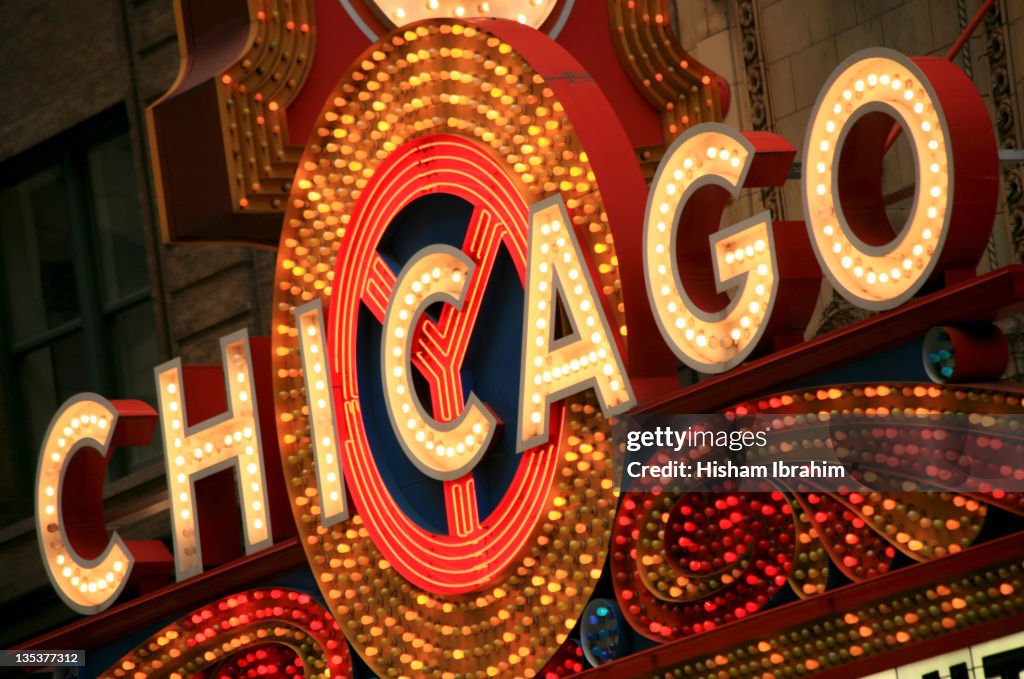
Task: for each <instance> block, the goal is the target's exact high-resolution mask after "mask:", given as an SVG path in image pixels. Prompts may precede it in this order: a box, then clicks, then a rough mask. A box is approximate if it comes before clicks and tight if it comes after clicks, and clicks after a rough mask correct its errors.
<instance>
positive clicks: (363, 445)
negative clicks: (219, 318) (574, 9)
mask: <svg viewBox="0 0 1024 679" xmlns="http://www.w3.org/2000/svg"><path fill="white" fill-rule="evenodd" d="M553 76H555V77H553ZM573 102H576V103H575V104H573ZM588 154H589V155H588ZM552 196H560V197H561V199H562V200H563V201H564V203H565V207H566V210H567V213H568V215H569V217H570V218H571V220H572V224H573V227H574V229H575V231H576V234H577V236H578V239H579V241H580V243H581V246H582V247H583V248H584V249H585V250H587V251H588V253H589V257H590V265H591V272H592V276H593V279H594V283H595V287H596V288H597V289H598V290H599V292H600V293H601V294H602V297H603V299H602V302H603V303H604V306H605V314H606V316H607V317H608V319H609V322H610V324H611V325H612V326H613V327H615V328H618V329H620V331H621V332H620V334H621V336H622V339H623V341H624V338H625V326H624V318H625V315H624V313H623V311H624V310H623V307H622V298H621V294H620V285H619V271H618V260H617V257H616V251H615V242H614V241H613V239H612V235H611V231H610V229H609V222H615V223H622V224H634V225H636V227H637V228H638V227H639V225H640V223H641V219H642V215H643V178H642V176H641V174H640V169H639V166H638V164H637V163H636V161H635V158H634V156H633V152H632V149H631V147H630V146H629V143H628V141H627V139H626V136H625V133H624V132H623V130H622V129H621V127H620V126H619V124H618V122H617V121H616V120H615V118H614V116H613V114H612V112H611V108H610V106H609V105H608V103H607V101H606V100H604V98H603V95H602V94H601V93H600V91H599V90H598V89H597V87H596V86H595V85H594V84H593V82H592V81H591V80H590V79H589V78H588V77H586V74H584V73H583V72H582V68H581V67H580V66H579V64H578V63H576V62H575V61H574V60H573V59H572V58H571V57H570V56H569V55H568V54H567V53H566V52H565V51H564V50H562V48H560V47H559V46H558V45H556V44H555V43H554V42H552V41H551V40H550V39H549V38H547V37H546V36H544V35H542V34H540V33H538V32H536V31H534V30H533V29H530V28H529V27H526V26H522V25H519V24H517V23H515V22H509V21H502V20H479V21H467V22H459V21H442V20H436V21H430V22H424V23H420V24H416V25H412V26H408V27H406V28H404V29H402V30H400V31H397V32H395V33H393V34H391V35H389V36H386V37H385V38H383V39H382V40H381V41H380V42H379V43H377V44H376V45H374V46H373V47H372V48H371V49H370V50H368V51H367V52H366V53H365V54H364V55H363V57H362V58H361V59H360V60H359V61H358V62H357V63H356V64H355V66H354V67H353V68H352V69H351V70H350V72H349V73H348V74H347V75H346V76H345V77H344V78H343V79H342V80H341V82H340V83H339V84H338V85H337V86H336V87H335V89H334V91H333V92H332V93H331V95H330V96H329V97H328V99H327V101H326V103H325V107H324V109H323V111H322V113H321V115H320V118H319V119H318V123H317V129H316V131H315V133H314V135H313V137H312V139H311V141H310V143H309V145H308V146H307V148H306V150H305V153H304V155H303V158H302V161H301V162H300V165H299V170H298V173H297V175H296V177H295V181H294V185H293V189H292V195H291V202H290V205H289V209H288V212H287V214H286V217H285V223H284V227H283V231H282V236H281V247H280V251H279V259H278V268H277V279H276V288H275V302H276V308H275V320H274V323H275V326H274V337H273V344H274V360H275V380H276V381H275V391H276V395H277V401H276V414H277V424H278V432H279V438H280V443H281V453H282V457H283V463H284V469H285V473H286V475H287V476H288V480H289V492H290V494H291V499H292V504H293V511H294V513H295V516H296V521H297V525H298V528H299V534H300V539H301V541H302V543H303V545H304V547H305V549H306V553H307V556H308V558H309V561H310V565H311V567H312V569H313V571H314V574H315V575H316V578H317V581H318V583H319V584H320V588H321V591H322V592H323V594H324V597H325V599H326V600H327V602H328V604H329V605H330V606H331V607H332V612H333V613H334V614H335V616H336V617H337V618H338V621H339V622H340V624H341V626H342V629H343V630H344V631H345V634H346V635H347V636H348V638H349V641H350V642H351V643H352V645H353V647H354V648H355V649H356V650H357V651H358V652H359V653H360V654H361V655H362V656H363V658H364V659H365V660H366V661H367V662H368V663H369V665H370V667H371V669H372V671H374V672H375V673H377V674H379V675H381V676H399V675H403V676H408V675H420V676H425V675H430V676H435V675H436V676H441V675H444V676H526V677H531V676H535V675H536V674H537V673H538V671H539V670H540V668H542V667H543V666H544V664H545V662H547V660H548V659H549V658H550V657H551V655H552V654H553V653H554V652H555V651H556V650H557V648H558V646H559V645H561V644H562V642H563V641H564V640H565V639H566V637H567V636H568V634H569V632H570V631H571V630H572V628H573V627H574V626H575V625H576V623H577V620H578V619H579V616H580V614H581V613H582V610H583V607H584V605H585V604H586V601H587V599H588V598H589V596H590V592H591V590H592V588H593V585H594V584H595V582H596V580H597V578H599V577H600V574H601V570H602V567H603V565H604V559H605V553H606V547H607V543H608V539H609V535H610V531H611V527H612V522H613V518H614V511H615V496H614V494H613V491H612V487H613V481H612V466H611V459H610V441H609V433H610V432H609V426H608V424H607V422H606V420H605V419H604V417H603V416H602V415H601V411H600V408H599V407H598V406H597V403H596V401H595V399H594V397H593V395H592V394H591V393H590V392H584V393H583V394H580V395H576V396H572V397H569V398H567V399H565V400H563V401H562V402H561V405H560V406H558V407H556V408H554V409H553V412H552V418H551V421H552V423H553V424H552V426H551V427H550V432H551V433H550V437H549V439H548V441H547V442H546V443H544V444H543V445H540V446H538V447H536V448H534V449H531V450H528V451H525V452H523V453H522V454H518V455H517V454H516V452H515V447H514V436H513V435H512V432H515V430H516V427H515V425H516V419H515V418H516V416H517V412H516V410H517V407H518V402H517V396H518V379H519V363H520V360H521V351H522V346H521V343H522V339H521V338H522V334H521V332H522V317H523V306H522V303H523V290H522V285H523V280H524V278H525V271H526V253H527V242H528V240H527V235H528V211H529V208H530V206H531V205H533V204H534V203H536V202H538V201H541V200H544V199H546V198H549V197H552ZM429 257H433V258H435V259H425V258H429ZM435 261H436V262H438V263H439V264H438V265H437V266H433V265H430V266H427V265H425V264H424V262H435ZM407 284H408V285H409V286H410V287H409V289H408V292H407V290H406V288H405V287H404V286H405V285H407ZM417 285H419V286H420V288H416V287H414V286H417ZM425 288H429V289H431V290H439V291H440V292H438V293H437V295H436V296H433V297H432V296H430V295H428V294H427V293H426V292H423V293H422V297H423V299H419V298H417V296H416V295H417V294H418V292H417V291H418V290H419V291H423V290H424V289H425ZM315 300H321V302H322V305H323V308H324V310H325V311H326V315H327V323H326V326H327V337H328V341H327V344H326V345H325V348H326V354H327V358H328V359H329V365H330V370H331V384H332V385H333V390H334V408H335V413H336V423H337V439H338V447H337V450H338V451H339V453H338V454H339V456H340V458H341V459H340V465H338V466H337V467H335V468H334V470H332V471H330V472H325V476H330V475H333V477H332V478H333V479H334V481H335V483H336V482H337V472H343V473H344V479H345V481H346V486H347V490H348V497H349V509H350V515H351V516H350V518H348V519H346V520H344V521H340V522H337V523H333V524H330V525H325V523H324V522H323V521H322V520H321V516H322V514H323V512H322V506H321V502H320V499H319V496H318V493H319V490H318V482H317V472H318V470H317V468H316V463H315V460H316V457H317V456H316V455H315V454H314V449H313V444H312V441H311V428H310V413H311V410H310V409H311V406H312V407H314V408H318V407H321V405H322V404H324V403H326V400H325V399H319V398H318V401H317V403H312V404H311V403H309V402H307V400H306V399H307V397H306V394H305V382H304V376H303V373H302V361H301V357H300V352H299V341H298V329H297V327H296V320H295V309H296V307H298V306H301V305H303V304H306V303H309V302H312V301H315ZM417 300H418V301H417ZM403 314H405V315H404V316H403ZM385 330H388V331H391V332H399V333H408V336H401V335H400V336H399V338H400V339H401V340H402V341H401V342H397V341H394V338H390V339H388V340H387V341H384V340H385V337H386V336H385V334H384V333H385ZM396 350H397V352H398V354H397V355H405V356H407V360H406V361H405V362H399V363H395V364H394V365H392V364H390V363H388V360H390V359H389V357H390V356H391V355H392V352H394V351H396ZM403 352H404V354H403ZM386 359H387V360H386ZM403 366H404V367H403ZM318 367H319V365H318ZM396 367H397V368H399V369H400V371H399V372H401V370H406V369H407V370H408V372H409V373H411V374H409V375H403V376H402V377H403V380H400V381H398V382H395V383H391V382H390V381H389V380H391V374H392V373H391V372H390V371H391V370H393V369H394V368H396ZM321 382H322V381H321V380H317V384H320V383H321ZM396 385H397V386H396ZM311 388H312V387H311ZM318 404H321V405H318ZM510 404H511V405H510ZM471 407H472V408H475V409H474V412H476V413H478V414H480V413H485V414H487V415H488V416H487V417H484V418H483V419H481V421H480V422H481V423H486V422H491V423H493V425H494V426H493V431H491V432H490V433H489V434H488V435H489V436H490V438H487V441H488V443H489V445H488V446H487V447H486V448H485V449H482V450H481V451H480V454H479V455H478V456H475V457H474V456H473V455H470V454H468V453H467V456H466V459H465V460H460V459H459V458H458V455H460V454H461V453H462V452H463V450H462V449H461V448H460V446H461V445H465V446H470V447H472V444H474V443H477V444H478V443H479V441H478V440H477V439H476V438H475V437H476V436H477V435H479V436H480V437H481V438H484V437H485V432H484V431H483V430H482V429H474V428H472V424H470V425H469V426H470V430H469V431H471V434H470V435H464V436H463V437H462V438H460V439H459V440H451V441H448V440H444V439H443V436H442V438H441V439H436V440H434V439H430V441H431V442H432V443H433V445H434V446H435V447H434V448H429V449H428V448H426V447H423V448H419V447H416V444H417V443H418V442H422V441H423V440H424V439H425V438H426V437H421V438H417V437H416V433H417V431H419V429H418V428H419V427H420V425H421V424H422V423H423V422H428V421H429V422H430V423H431V426H432V431H434V432H436V431H439V430H444V429H445V428H446V427H449V428H451V429H453V430H454V428H455V427H456V426H457V425H461V424H463V422H461V421H460V418H462V417H464V416H465V414H466V412H467V411H469V410H470V409H471ZM407 423H410V424H408V426H409V427H410V431H409V432H402V431H400V427H403V426H407ZM460 431H462V432H463V434H465V431H464V430H462V429H460ZM318 438H319V435H318ZM410 442H411V443H410ZM423 445H424V446H426V443H423ZM439 448H440V449H441V450H440V451H439V450H438V449H439ZM453 451H454V452H453ZM440 453H443V454H444V455H447V456H448V457H452V456H453V455H454V458H453V459H451V460H446V459H444V458H443V456H442V455H440ZM433 454H438V457H437V459H434V458H432V457H431V455H433ZM332 459H333V458H332ZM319 471H324V470H319Z"/></svg>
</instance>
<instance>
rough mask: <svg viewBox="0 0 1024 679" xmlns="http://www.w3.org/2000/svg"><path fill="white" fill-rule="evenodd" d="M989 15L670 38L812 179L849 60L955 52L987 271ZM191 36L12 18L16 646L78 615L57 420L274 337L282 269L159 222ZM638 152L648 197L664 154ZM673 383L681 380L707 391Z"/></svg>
mask: <svg viewBox="0 0 1024 679" xmlns="http://www.w3.org/2000/svg"><path fill="white" fill-rule="evenodd" d="M590 2H591V0H582V1H581V0H577V2H576V6H575V8H574V9H573V11H574V12H588V11H593V8H592V7H589V6H588V5H589V4H590ZM595 2H596V0H595ZM240 4H241V5H244V4H245V3H240ZM255 4H259V3H255ZM343 4H344V3H343ZM570 4H571V3H570ZM982 4H983V3H981V2H978V1H977V0H851V1H850V2H827V1H825V0H752V1H749V2H748V1H746V0H674V1H673V2H672V3H671V4H670V5H669V3H666V4H665V7H666V8H667V9H668V10H669V16H668V17H666V18H665V21H666V22H671V26H672V29H673V31H674V32H675V34H676V35H677V36H678V40H679V43H680V45H681V47H682V48H683V49H684V50H685V51H686V52H687V53H688V54H689V55H692V57H693V59H695V60H696V61H699V62H700V63H701V64H703V65H704V66H707V67H708V68H710V69H711V70H712V71H714V73H716V74H718V75H719V76H720V77H721V78H722V79H723V81H724V83H725V84H726V85H727V91H728V97H727V101H728V104H727V106H723V107H722V108H723V109H727V112H726V113H725V114H724V115H723V116H719V117H720V118H721V119H722V121H723V122H725V123H726V124H727V125H729V126H731V127H733V128H735V129H740V130H757V131H771V132H775V133H777V134H778V135H780V136H782V137H783V138H785V139H787V140H789V141H790V142H791V143H792V144H793V145H794V146H795V147H796V148H797V149H798V152H797V157H796V162H797V163H798V164H799V163H802V161H803V159H802V158H801V157H800V151H799V149H800V148H801V144H802V141H803V139H804V135H805V129H806V128H807V126H808V123H809V120H810V117H811V115H812V109H813V107H814V104H815V101H816V99H817V97H818V94H819V92H820V90H821V87H822V85H823V83H825V81H826V80H827V78H828V77H829V74H830V73H832V72H833V70H834V69H835V68H836V67H837V66H838V65H839V64H840V63H841V62H843V61H844V60H845V59H847V57H849V56H850V55H852V54H854V53H856V52H857V51H858V50H861V49H864V48H873V47H885V48H890V49H893V50H897V51H899V52H902V53H905V54H909V55H920V56H924V55H929V56H936V57H945V56H946V55H947V53H949V52H950V50H951V49H954V48H955V55H954V56H952V57H951V59H952V61H953V63H955V64H956V65H957V66H958V67H959V68H960V69H962V70H963V71H964V72H965V73H966V74H967V75H968V77H969V78H970V79H971V80H972V81H973V82H974V84H975V86H976V87H977V89H978V90H979V91H980V93H981V94H982V96H983V98H984V100H985V104H986V106H987V107H988V110H989V113H990V116H991V121H992V125H993V128H994V130H995V133H996V138H997V141H998V144H999V147H1000V149H1001V150H1002V153H1001V156H1000V164H999V174H1000V191H999V201H998V212H997V216H996V221H995V224H994V226H993V228H992V237H991V240H990V243H989V245H988V248H987V251H986V253H985V256H984V257H983V259H982V261H981V264H980V265H979V271H981V272H985V271H991V270H996V269H999V268H1001V267H1005V266H1007V265H1011V264H1019V263H1022V261H1024V260H1022V257H1024V254H1022V253H1024V156H1022V153H1024V151H1022V148H1024V39H1022V37H1021V36H1024V0H995V2H994V3H987V4H988V5H990V9H989V10H988V11H987V12H986V13H985V14H983V15H982V20H981V23H980V25H977V26H975V27H973V30H971V29H972V26H971V20H972V19H973V18H974V17H975V15H976V14H977V12H978V10H979V9H980V8H982ZM602 11H604V10H602ZM179 18H180V17H179ZM181 30H182V26H180V25H179V24H178V23H176V17H175V3H173V2H172V1H171V0H102V1H100V2H89V3H86V2H68V1H66V0H62V1H54V0H6V1H4V2H0V63H3V64H5V65H7V68H6V69H4V70H3V71H2V72H0V286H2V287H3V290H2V294H0V321H2V325H0V352H3V353H4V354H5V356H4V357H3V361H2V373H0V377H2V382H0V385H2V389H0V519H2V520H0V564H2V566H3V567H2V568H0V608H2V610H3V611H4V612H5V614H6V615H5V616H4V617H5V620H4V623H3V624H2V625H0V647H3V648H11V647H14V646H16V645H18V644H21V643H23V642H25V641H26V640H29V639H32V638H36V637H40V636H41V635H44V634H45V633H47V632H50V631H53V630H56V629H58V628H61V627H63V626H65V625H68V624H71V623H73V622H75V621H76V619H78V618H80V617H81V616H78V615H77V614H75V613H74V612H72V611H71V610H69V609H68V607H67V606H65V605H64V603H63V602H62V601H61V599H60V598H59V597H58V595H57V594H56V593H55V592H54V590H53V589H52V587H51V585H50V582H49V580H48V578H47V575H46V573H45V571H44V569H43V566H42V564H41V561H40V552H39V547H38V545H37V537H36V532H35V531H36V528H35V522H34V519H33V513H32V511H33V497H34V495H33V493H34V485H35V474H36V459H37V455H38V454H39V453H38V450H39V448H40V445H41V441H42V440H43V437H44V435H45V433H46V429H47V426H48V424H49V422H50V418H51V417H52V416H53V413H54V412H56V411H57V409H58V407H59V406H60V404H61V403H63V402H64V401H65V400H66V399H67V398H69V397H71V396H73V395H74V394H76V393H80V392H96V393H99V394H102V395H104V396H106V397H108V398H111V399H113V398H137V399H141V400H144V401H147V402H149V403H151V404H154V405H155V404H156V384H155V383H154V380H153V367H154V366H156V365H157V364H160V363H163V362H165V361H167V360H170V359H172V358H174V357H181V358H182V360H183V362H184V363H186V364H218V363H220V361H221V353H220V351H221V349H220V345H219V338H221V337H223V336H225V335H228V334H230V333H232V332H235V331H238V330H243V329H244V330H247V331H248V332H249V333H250V335H252V336H262V337H265V336H270V335H271V334H272V331H273V325H272V318H273V314H274V313H275V301H274V294H275V291H274V281H275V266H276V259H277V253H276V252H275V251H273V250H271V249H269V248H266V247H253V246H251V245H239V244H211V243H180V242H175V243H170V242H167V240H168V238H167V237H166V235H165V230H164V228H163V227H162V226H161V207H160V204H159V203H160V198H159V193H160V188H159V187H158V183H159V178H158V177H156V176H155V174H154V169H153V168H154V167H155V166H156V165H157V161H156V160H155V159H154V158H153V157H152V152H153V148H154V147H153V144H152V143H151V135H152V134H153V130H152V129H150V128H149V127H148V126H147V125H148V124H147V116H146V110H147V108H149V107H151V106H152V105H153V104H154V102H156V101H157V100H158V99H159V98H160V97H161V96H162V95H164V94H165V93H166V92H168V91H169V90H171V89H172V88H173V87H174V85H175V82H176V80H177V79H178V78H179V77H180V74H179V70H180V69H181V64H182V59H183V58H184V57H183V53H184V52H185V51H186V48H187V46H186V45H185V44H184V41H185V38H184V37H183V36H182V35H179V33H180V32H181ZM966 31H970V32H969V34H967V37H966V40H965V41H964V42H963V44H962V45H958V44H957V43H958V39H960V38H961V36H962V35H965V32H966ZM343 70H344V69H343V68H342V67H341V66H339V71H338V72H339V74H340V73H341V72H342V71H343ZM723 91H724V90H723ZM293 141H295V142H296V143H298V144H300V145H301V144H303V140H293ZM895 143H896V152H895V153H893V154H890V155H888V156H886V158H885V160H884V164H883V165H882V167H881V171H882V190H883V194H884V196H885V204H886V209H887V213H888V216H889V219H890V221H891V222H892V225H893V231H894V233H898V231H899V225H900V224H901V223H902V221H903V220H904V219H905V218H906V216H907V214H908V213H909V211H910V209H911V203H912V200H913V196H914V190H913V189H914V167H913V155H912V154H913V151H912V148H911V145H910V144H909V143H906V142H905V141H903V140H897V141H896V142H895ZM662 150H663V149H662ZM638 153H639V159H640V161H642V162H643V163H644V169H645V172H646V175H647V179H648V180H650V179H651V177H652V175H653V171H654V167H655V165H656V163H657V159H658V156H657V155H655V156H651V157H645V156H644V153H643V151H642V150H638ZM799 172H800V170H799V169H798V170H796V171H791V177H793V178H794V180H793V181H788V182H786V183H785V184H784V185H783V186H781V187H777V188H764V189H760V190H758V191H750V192H748V193H747V194H745V195H743V196H742V197H740V198H739V199H738V200H736V201H735V202H734V203H733V204H731V205H730V206H729V207H728V208H727V209H726V219H728V220H731V223H734V222H737V221H740V220H741V219H744V218H747V217H749V216H751V215H752V214H754V213H755V212H757V211H759V210H761V209H769V210H771V212H772V214H773V216H774V218H775V219H777V220H785V219H789V220H799V219H801V218H802V217H801V215H803V213H804V208H803V205H802V203H801V195H800V190H799V183H798V182H797V181H795V178H796V177H797V176H799ZM983 227H984V228H986V229H987V228H988V227H987V225H983ZM814 303H815V304H816V306H815V309H814V312H813V314H814V315H813V320H812V322H811V323H810V324H809V325H808V327H807V330H806V332H805V337H806V338H808V339H810V338H813V337H815V336H819V335H822V334H824V333H827V332H829V331H833V330H836V329H838V328H842V327H845V326H847V325H849V324H852V323H855V322H859V321H864V320H865V319H866V318H868V317H869V313H868V312H866V311H864V310H861V309H858V308H856V307H854V306H853V305H851V304H849V303H848V302H846V301H845V300H844V299H843V298H842V297H841V296H840V295H838V294H836V293H834V292H833V290H832V288H831V286H830V285H829V284H828V283H823V284H822V286H821V290H820V292H819V294H818V295H817V296H816V297H815V298H814ZM1000 327H1002V329H1003V330H1004V331H1005V332H1006V333H1007V336H1008V337H1009V339H1010V340H1011V349H1013V354H1012V359H1013V360H1011V361H1010V365H1009V366H1008V367H1007V372H1006V375H1005V378H1006V379H1007V380H1015V379H1016V378H1017V376H1018V375H1019V374H1021V373H1022V372H1024V339H1022V338H1024V324H1022V322H1021V321H1020V320H1019V317H1011V318H1009V319H1006V320H1003V321H1001V322H1000ZM681 372H682V373H684V380H686V381H689V382H696V381H699V380H702V379H704V378H703V377H701V376H699V375H697V373H696V372H694V371H691V370H689V369H688V368H685V367H684V368H681ZM894 374H898V375H902V374H903V373H902V372H901V370H900V369H897V370H894ZM894 379H895V378H894ZM167 487H168V486H167V479H166V472H165V463H164V457H163V452H162V449H161V447H160V440H159V436H157V437H155V438H154V439H153V442H152V443H151V444H150V445H149V446H148V447H139V448H135V449H132V450H131V451H130V452H129V454H127V455H119V456H118V460H117V462H116V463H114V464H112V465H111V466H110V468H109V469H108V470H107V480H106V484H105V487H104V491H103V495H104V513H105V517H106V525H107V528H108V529H110V530H111V531H113V530H117V531H118V532H120V534H121V535H122V536H123V537H124V538H125V539H129V540H148V539H157V540H163V541H165V542H168V543H169V542H170V537H171V533H172V525H171V521H170V519H169V517H168V508H169V507H171V506H172V498H170V497H168V490H167ZM186 612H187V611H182V613H183V614H184V613H186ZM1007 631H1008V632H1010V631H1019V630H1007ZM360 671H362V670H360ZM833 676H841V675H838V674H837V675H833ZM848 676H850V675H848ZM900 676H903V675H900ZM943 676H945V675H943ZM978 676H980V675H978Z"/></svg>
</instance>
